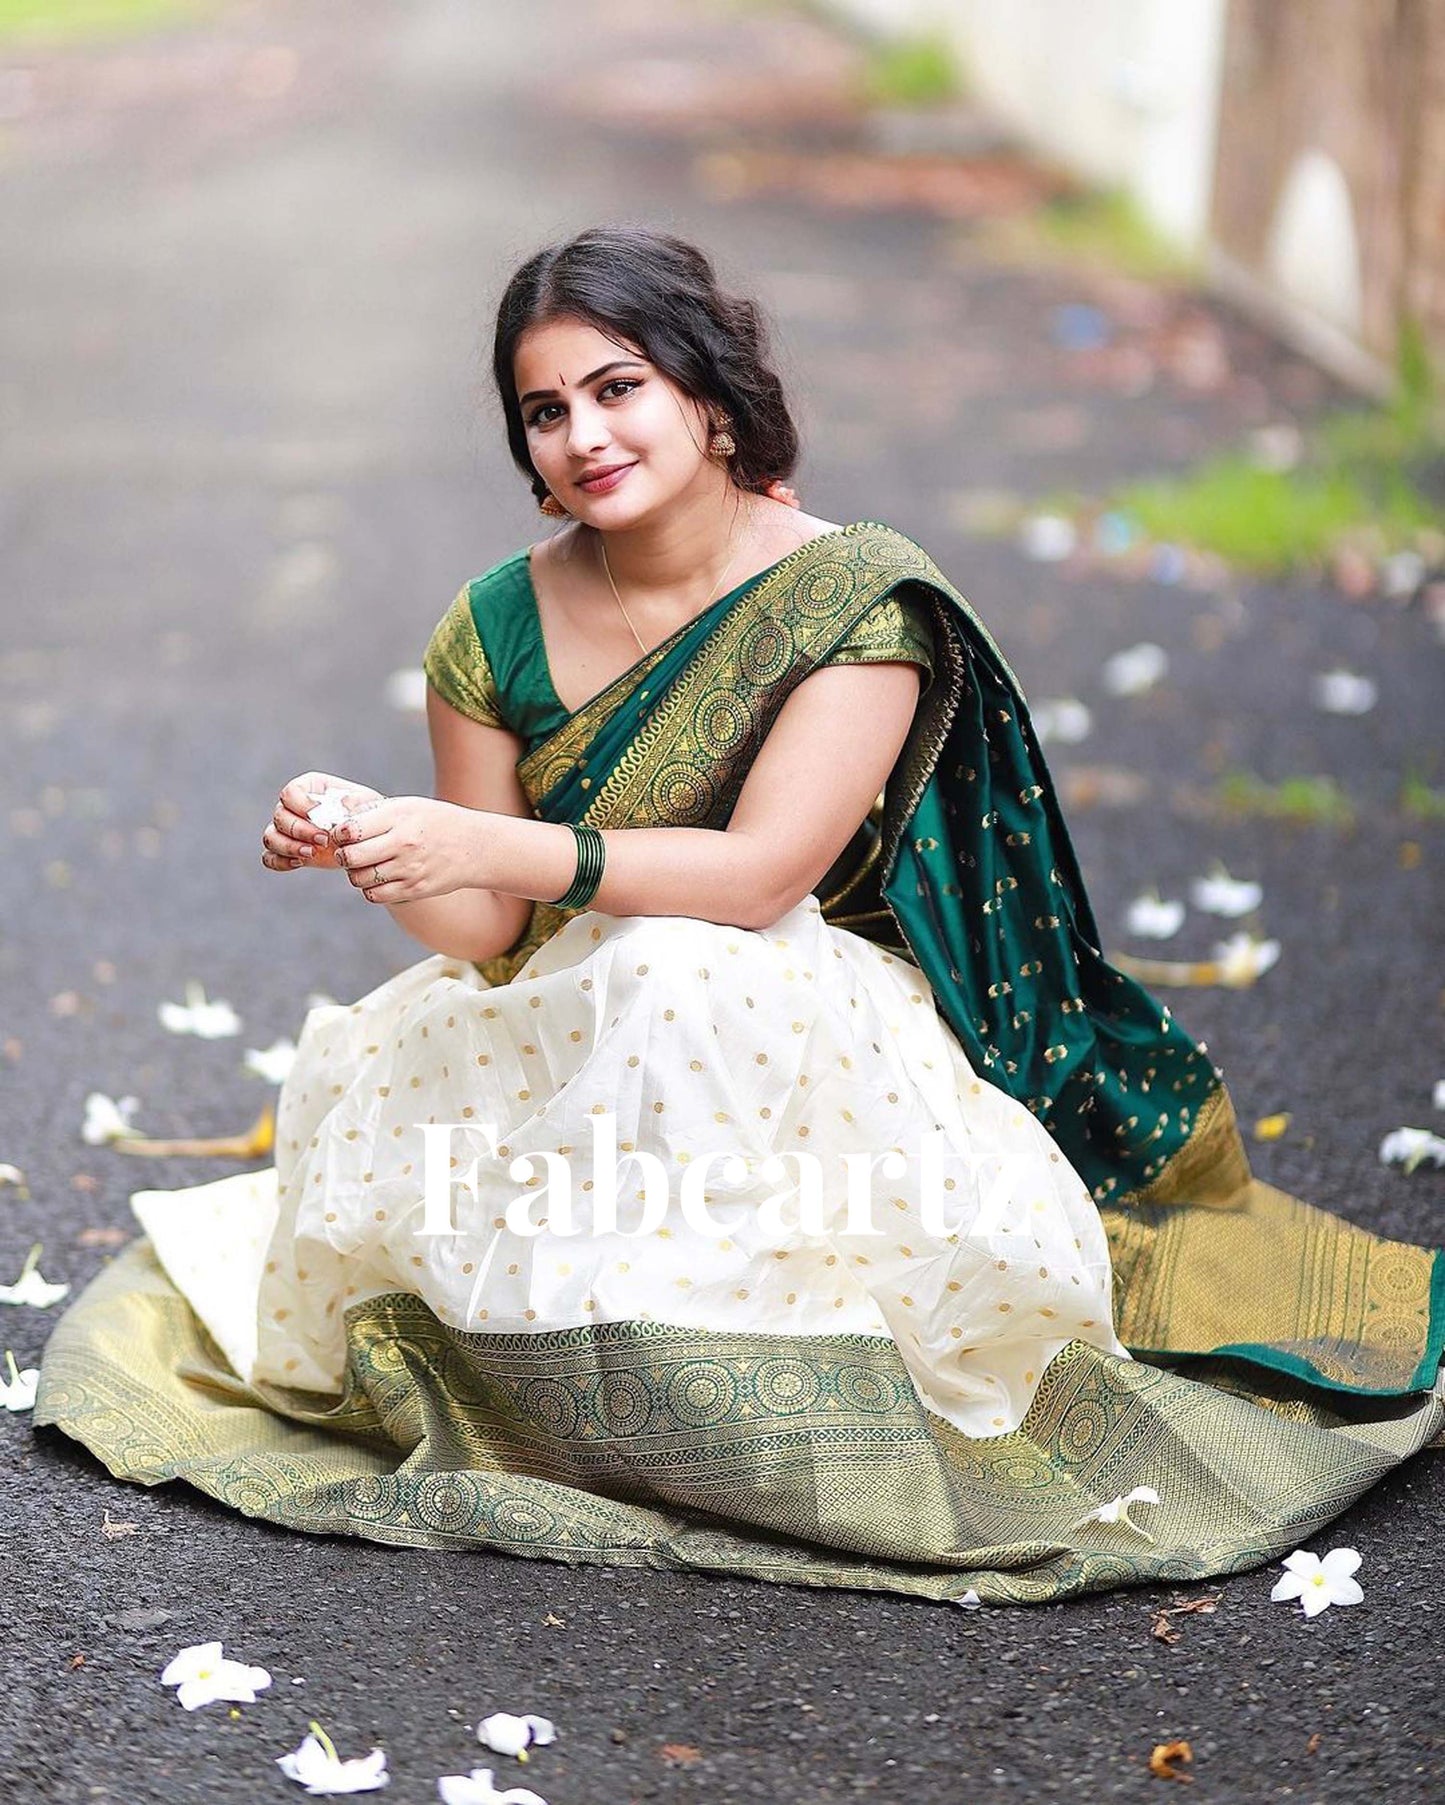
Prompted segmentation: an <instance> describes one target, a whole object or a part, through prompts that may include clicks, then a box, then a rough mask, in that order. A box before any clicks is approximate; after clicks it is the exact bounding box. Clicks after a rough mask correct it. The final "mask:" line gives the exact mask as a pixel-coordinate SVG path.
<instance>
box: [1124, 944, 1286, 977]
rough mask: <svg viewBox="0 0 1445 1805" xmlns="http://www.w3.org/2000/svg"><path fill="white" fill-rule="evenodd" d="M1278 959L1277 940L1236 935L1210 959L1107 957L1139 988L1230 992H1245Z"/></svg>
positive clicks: (1216, 949)
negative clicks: (1220, 986)
mask: <svg viewBox="0 0 1445 1805" xmlns="http://www.w3.org/2000/svg"><path fill="white" fill-rule="evenodd" d="M1278 958H1279V942H1278V941H1277V940H1256V939H1254V937H1253V936H1252V935H1249V934H1236V935H1235V936H1234V938H1233V939H1232V940H1227V941H1225V942H1224V943H1223V944H1222V945H1220V946H1216V947H1215V949H1214V956H1213V958H1211V959H1190V960H1172V959H1136V958H1135V957H1134V956H1133V955H1132V954H1131V953H1110V954H1109V963H1110V964H1111V965H1114V966H1117V967H1118V969H1119V970H1120V971H1122V972H1127V973H1128V975H1129V976H1130V977H1131V978H1137V979H1138V980H1139V982H1140V983H1141V984H1188V985H1192V986H1196V987H1198V986H1202V985H1205V984H1223V985H1225V986H1226V987H1227V988H1229V989H1231V990H1246V989H1248V988H1249V986H1250V985H1251V984H1253V983H1254V982H1255V980H1256V979H1257V978H1260V977H1262V976H1263V975H1264V973H1265V972H1267V971H1268V970H1269V968H1270V967H1271V966H1272V965H1273V964H1274V963H1275V961H1276V960H1277V959H1278Z"/></svg>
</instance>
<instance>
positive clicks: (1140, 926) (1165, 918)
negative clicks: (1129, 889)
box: [1124, 890, 1184, 940]
mask: <svg viewBox="0 0 1445 1805" xmlns="http://www.w3.org/2000/svg"><path fill="white" fill-rule="evenodd" d="M1183 922H1184V904H1183V903H1182V902H1165V901H1164V900H1163V899H1162V898H1161V896H1160V895H1159V892H1158V891H1157V890H1151V891H1149V892H1147V893H1146V894H1145V895H1143V896H1136V897H1135V898H1134V900H1133V902H1131V903H1130V904H1129V907H1128V910H1127V911H1126V913H1125V916H1124V923H1125V926H1126V927H1127V928H1128V930H1129V932H1130V933H1131V934H1138V935H1140V936H1141V937H1142V938H1143V939H1145V940H1168V939H1169V938H1170V936H1171V935H1173V934H1177V933H1178V932H1179V929H1180V927H1181V926H1182V925H1183Z"/></svg>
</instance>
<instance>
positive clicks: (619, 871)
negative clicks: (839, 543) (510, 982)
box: [398, 662, 921, 944]
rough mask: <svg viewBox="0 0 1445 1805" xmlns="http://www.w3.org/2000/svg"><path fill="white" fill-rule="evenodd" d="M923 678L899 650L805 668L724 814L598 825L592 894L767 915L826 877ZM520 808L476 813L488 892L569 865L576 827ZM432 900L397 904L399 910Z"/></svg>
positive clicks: (560, 883) (634, 909) (675, 908)
mask: <svg viewBox="0 0 1445 1805" xmlns="http://www.w3.org/2000/svg"><path fill="white" fill-rule="evenodd" d="M920 683H921V673H920V671H919V669H918V667H917V666H916V665H912V664H905V663H902V662H886V663H882V662H880V663H876V664H847V665H825V666H824V667H823V668H822V669H821V670H817V671H814V672H813V673H812V674H811V675H810V676H808V677H806V678H805V679H804V680H803V682H801V683H800V684H799V685H798V687H797V689H795V690H794V691H793V693H792V695H791V696H789V697H788V700H787V701H786V702H785V703H784V704H783V706H782V708H781V709H780V710H779V711H778V717H777V719H776V720H775V721H774V723H773V725H772V728H771V729H770V731H769V733H768V736H767V738H766V739H765V740H764V742H763V745H762V748H761V750H760V751H759V752H758V755H757V757H756V759H755V760H754V761H753V765H752V769H751V770H750V771H749V772H748V776H747V780H746V782H745V783H744V785H743V788H742V792H741V794H740V796H739V797H738V802H737V806H736V808H735V809H734V811H733V815H732V819H731V820H730V822H729V823H728V825H727V827H726V828H724V829H715V828H704V827H642V828H618V829H608V830H606V831H604V833H603V835H602V840H603V847H604V850H605V852H606V855H607V858H606V866H605V869H604V873H603V878H602V883H601V885H600V886H599V887H598V890H597V892H596V895H595V896H594V897H593V899H592V903H591V905H590V906H591V907H592V908H595V909H598V910H600V911H601V912H602V913H603V914H606V915H691V916H695V917H697V918H698V919H700V920H703V921H715V922H721V923H727V924H730V925H732V926H735V927H741V928H765V927H769V926H771V925H772V923H773V922H775V921H776V920H777V919H778V917H779V916H780V915H784V914H786V913H787V911H788V910H789V909H791V908H792V907H793V906H794V905H795V904H796V903H798V902H800V901H801V900H802V899H803V897H805V896H806V895H807V894H808V892H809V891H810V890H812V889H813V887H814V885H816V884H818V883H819V882H821V880H822V878H823V876H824V874H825V873H826V872H827V871H828V869H829V867H830V866H831V865H832V864H833V862H834V861H835V860H836V859H837V857H838V855H839V854H840V853H841V852H842V850H843V848H844V847H845V846H846V845H847V844H848V842H849V840H850V839H851V838H852V837H853V835H854V833H856V831H857V829H858V827H859V825H860V823H861V822H862V821H863V820H864V819H865V818H866V816H867V814H868V811H869V809H870V808H871V807H872V806H873V803H874V801H875V800H876V798H877V796H878V793H879V791H880V790H881V789H882V788H883V786H884V783H885V782H886V781H887V778H888V773H889V772H890V771H891V770H892V769H893V766H894V763H895V762H896V760H897V758H898V755H899V753H900V752H901V751H902V749H903V745H904V742H905V741H906V739H907V737H908V729H909V727H910V726H911V724H912V721H913V714H914V710H915V708H916V706H917V703H918V695H919V688H920ZM443 706H444V705H443ZM476 731H479V732H482V733H487V732H494V731H495V730H494V729H487V728H481V729H477V730H476ZM518 787H519V790H520V786H518ZM473 806H475V805H473ZM521 813H522V811H521V810H520V809H512V810H509V811H508V813H507V816H506V817H505V818H495V819H492V820H489V821H487V822H485V823H479V824H478V825H479V827H480V828H481V830H482V831H481V832H480V833H479V835H478V866H477V869H478V873H479V876H480V877H481V880H482V881H483V882H485V883H486V884H487V885H488V886H489V893H490V894H492V895H493V896H494V897H495V893H496V892H498V891H502V892H506V893H508V895H509V897H510V898H511V899H512V900H517V899H520V898H522V897H528V898H547V899H551V898H554V897H557V896H560V895H561V894H562V892H563V891H564V890H566V888H567V886H568V885H569V884H570V883H571V881H572V876H573V872H574V871H575V869H576V864H577V849H576V841H575V839H574V837H573V835H572V832H571V830H570V828H568V827H567V826H565V824H563V823H560V822H550V821H537V820H534V819H526V820H524V819H521V818H519V817H520V816H521ZM449 900H451V899H449V898H441V899H439V901H441V902H445V901H449ZM429 906H431V905H428V904H404V905H402V907H401V914H400V915H399V916H398V919H401V918H402V917H403V916H404V915H405V913H406V911H407V909H409V908H420V907H429ZM519 906H524V905H519ZM523 919H525V917H524V918H523ZM518 931H519V932H520V929H519V930H518ZM508 944H510V942H509V943H508Z"/></svg>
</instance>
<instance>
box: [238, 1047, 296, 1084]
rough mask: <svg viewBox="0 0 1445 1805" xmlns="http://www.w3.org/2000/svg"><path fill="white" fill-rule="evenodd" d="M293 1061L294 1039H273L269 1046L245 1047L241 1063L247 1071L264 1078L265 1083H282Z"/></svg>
mask: <svg viewBox="0 0 1445 1805" xmlns="http://www.w3.org/2000/svg"><path fill="white" fill-rule="evenodd" d="M295 1061H296V1042H295V1041H294V1040H273V1041H272V1042H271V1044H270V1046H269V1047H265V1048H262V1049H260V1050H258V1049H257V1048H255V1047H247V1048H246V1052H245V1056H244V1059H243V1062H242V1063H243V1064H244V1065H245V1068H246V1070H247V1071H248V1072H254V1073H255V1074H256V1076H257V1077H258V1078H264V1079H265V1080H266V1082H267V1084H284V1083H285V1082H286V1079H287V1076H288V1075H289V1073H290V1071H291V1067H292V1066H293V1065H294V1063H295Z"/></svg>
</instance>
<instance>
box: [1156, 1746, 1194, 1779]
mask: <svg viewBox="0 0 1445 1805" xmlns="http://www.w3.org/2000/svg"><path fill="white" fill-rule="evenodd" d="M1193 1759H1194V1750H1193V1749H1191V1748H1190V1746H1189V1744H1188V1743H1187V1742H1156V1743H1155V1745H1154V1752H1153V1753H1152V1754H1151V1755H1150V1757H1149V1772H1150V1773H1151V1774H1153V1775H1154V1776H1155V1778H1156V1779H1159V1780H1183V1781H1184V1782H1185V1784H1186V1785H1187V1784H1188V1783H1189V1782H1190V1781H1191V1780H1193V1778H1194V1776H1193V1774H1181V1773H1180V1771H1179V1769H1178V1768H1177V1767H1175V1766H1174V1765H1173V1763H1174V1762H1176V1761H1192V1760H1193Z"/></svg>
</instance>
